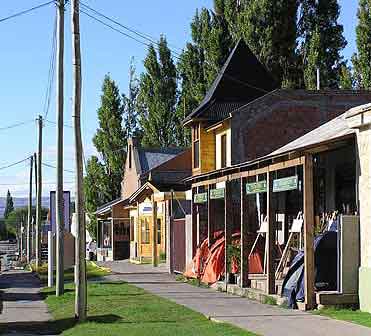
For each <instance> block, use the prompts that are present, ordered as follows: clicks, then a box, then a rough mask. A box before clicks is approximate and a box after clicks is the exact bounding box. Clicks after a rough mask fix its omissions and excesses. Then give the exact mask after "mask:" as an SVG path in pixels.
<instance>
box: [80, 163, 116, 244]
mask: <svg viewBox="0 0 371 336" xmlns="http://www.w3.org/2000/svg"><path fill="white" fill-rule="evenodd" d="M84 191H85V202H86V211H87V213H88V215H89V218H90V224H89V225H88V227H87V229H88V231H89V233H90V235H91V236H92V237H94V238H96V237H97V236H96V233H97V232H96V229H97V219H96V216H95V215H94V212H95V211H96V210H97V208H98V207H99V206H101V205H103V204H105V203H107V202H109V201H112V194H111V190H109V181H108V175H107V174H106V171H105V167H104V165H103V164H102V163H101V162H99V160H98V158H97V157H96V156H92V157H91V158H90V159H89V160H88V162H87V165H86V176H85V178H84Z"/></svg>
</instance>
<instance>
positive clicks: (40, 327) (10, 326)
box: [0, 314, 121, 335]
mask: <svg viewBox="0 0 371 336" xmlns="http://www.w3.org/2000/svg"><path fill="white" fill-rule="evenodd" d="M119 320H121V317H120V316H117V315H113V314H107V315H98V316H91V317H88V318H87V320H86V322H97V323H102V324H105V323H108V324H109V323H115V322H117V321H119ZM77 324H78V321H77V320H76V319H75V318H65V319H61V320H56V321H46V322H6V323H0V333H14V332H17V333H32V334H36V335H51V334H61V333H62V332H64V331H66V330H68V329H71V328H73V327H74V326H75V325H77Z"/></svg>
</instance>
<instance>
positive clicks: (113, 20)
mask: <svg viewBox="0 0 371 336" xmlns="http://www.w3.org/2000/svg"><path fill="white" fill-rule="evenodd" d="M80 4H81V5H82V6H83V7H85V9H88V10H90V11H92V12H94V13H95V14H97V15H99V16H101V17H103V18H105V19H106V20H108V21H111V22H112V23H115V24H116V25H118V26H120V27H121V28H124V29H125V30H127V31H129V32H131V33H133V34H135V35H137V36H139V37H141V38H143V39H144V40H147V41H148V42H150V43H154V44H156V45H159V43H158V42H157V41H156V38H154V37H152V36H151V35H149V34H146V33H143V32H140V31H138V30H136V29H134V28H131V27H129V26H127V25H124V24H122V23H120V22H118V21H117V20H115V19H113V18H111V17H108V16H107V15H105V14H103V13H102V12H99V11H97V10H96V9H94V8H92V7H90V6H88V5H86V4H85V3H83V2H80ZM169 46H171V47H172V48H173V49H177V50H179V51H181V50H182V49H180V48H178V47H176V46H174V45H172V44H170V43H169ZM173 52H174V51H173Z"/></svg>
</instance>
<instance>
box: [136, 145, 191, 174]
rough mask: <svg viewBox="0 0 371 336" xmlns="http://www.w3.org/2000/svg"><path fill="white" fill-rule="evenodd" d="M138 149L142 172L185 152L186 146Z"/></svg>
mask: <svg viewBox="0 0 371 336" xmlns="http://www.w3.org/2000/svg"><path fill="white" fill-rule="evenodd" d="M137 150H138V159H139V164H140V173H141V174H145V173H147V172H148V171H150V170H152V169H154V168H156V167H158V166H160V165H162V164H163V163H165V162H167V161H169V160H171V159H173V158H174V157H176V156H177V155H179V154H180V153H182V152H184V148H174V147H167V148H151V149H148V148H138V149H137Z"/></svg>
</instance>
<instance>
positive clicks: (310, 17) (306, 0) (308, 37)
mask: <svg viewBox="0 0 371 336" xmlns="http://www.w3.org/2000/svg"><path fill="white" fill-rule="evenodd" d="M339 14H340V6H339V4H338V1H337V0H318V1H317V0H301V6H300V18H299V33H300V38H301V40H302V43H301V46H300V51H301V54H302V57H303V64H304V65H303V66H304V82H305V84H306V87H307V88H308V89H310V88H312V86H313V77H315V76H316V69H317V67H319V69H320V78H321V87H325V88H328V87H338V86H339V81H340V70H341V67H342V66H343V65H344V62H343V58H342V56H341V51H342V50H343V49H344V48H345V46H346V44H347V42H346V40H345V38H344V36H343V26H342V25H340V24H339V23H338V18H339ZM317 34H318V35H319V36H317ZM314 48H317V49H318V50H314ZM313 55H317V57H318V58H317V62H316V64H315V63H313V60H314V58H315V57H314V56H313Z"/></svg>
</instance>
